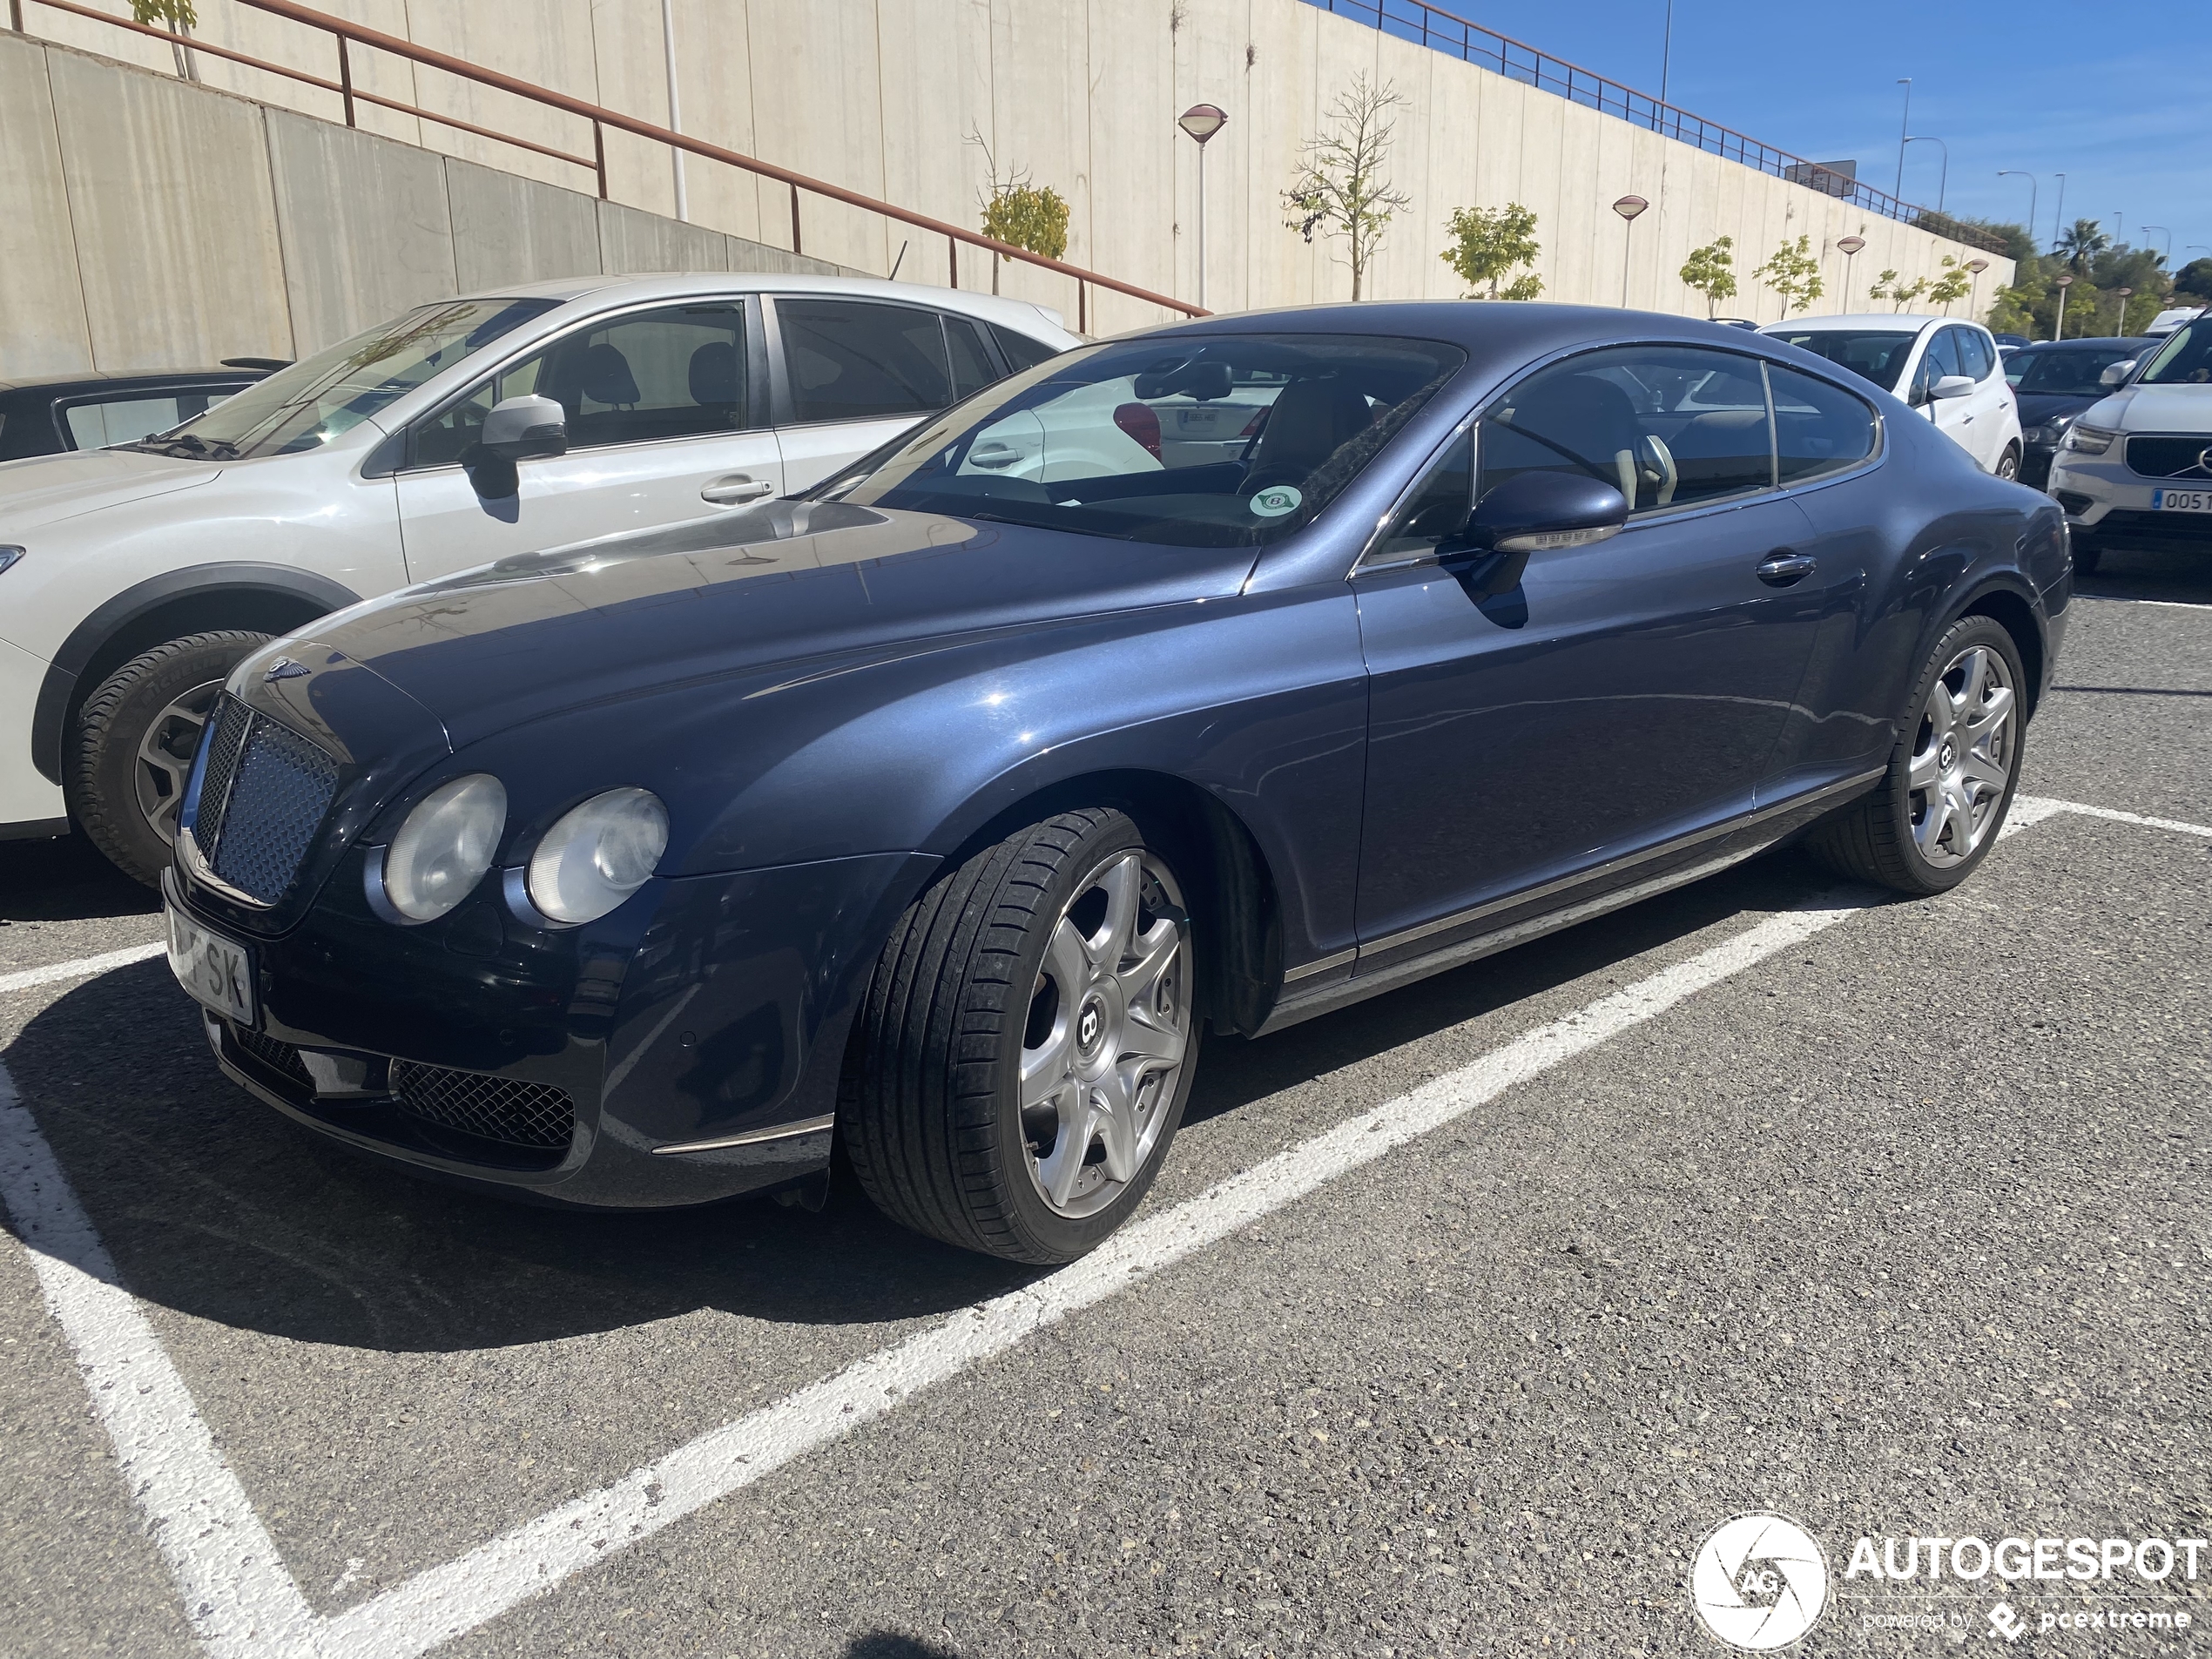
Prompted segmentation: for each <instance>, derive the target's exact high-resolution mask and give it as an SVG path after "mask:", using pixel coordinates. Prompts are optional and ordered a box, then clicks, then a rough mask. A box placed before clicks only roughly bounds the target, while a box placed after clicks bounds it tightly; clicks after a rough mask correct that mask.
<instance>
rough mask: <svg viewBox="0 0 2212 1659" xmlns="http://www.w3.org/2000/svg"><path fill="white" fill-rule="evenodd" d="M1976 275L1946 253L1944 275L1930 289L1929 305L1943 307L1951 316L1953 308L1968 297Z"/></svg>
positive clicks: (1947, 314) (1946, 313) (1945, 312)
mask: <svg viewBox="0 0 2212 1659" xmlns="http://www.w3.org/2000/svg"><path fill="white" fill-rule="evenodd" d="M1973 281H1974V273H1973V272H1971V271H1969V270H1968V269H1966V266H1965V265H1964V264H1963V263H1962V262H1961V261H1959V260H1955V259H1953V258H1952V256H1951V255H1950V254H1948V253H1946V254H1945V255H1944V256H1943V274H1942V275H1941V276H1939V277H1938V278H1937V279H1936V280H1935V281H1934V282H1933V284H1932V285H1931V286H1930V287H1929V289H1928V303H1929V304H1930V305H1932V306H1941V307H1943V312H1944V315H1946V316H1949V315H1950V314H1951V307H1952V306H1954V305H1956V304H1957V303H1958V302H1959V300H1963V299H1965V298H1966V293H1967V291H1968V290H1969V289H1971V288H1972V287H1973Z"/></svg>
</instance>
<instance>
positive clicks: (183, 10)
mask: <svg viewBox="0 0 2212 1659" xmlns="http://www.w3.org/2000/svg"><path fill="white" fill-rule="evenodd" d="M131 20H132V22H133V23H138V24H145V26H146V27H147V28H149V29H166V30H169V32H170V33H172V34H175V35H189V34H191V33H192V30H195V29H197V28H199V12H197V11H195V10H193V9H192V0H131ZM169 50H170V51H172V52H173V53H174V54H175V55H176V58H177V74H178V76H179V78H182V79H184V80H187V81H196V80H198V79H199V70H198V69H197V68H195V67H194V66H193V64H192V54H191V53H190V52H189V51H185V48H184V47H182V46H181V45H179V44H178V43H177V42H175V41H173V40H172V41H171V42H170V43H169Z"/></svg>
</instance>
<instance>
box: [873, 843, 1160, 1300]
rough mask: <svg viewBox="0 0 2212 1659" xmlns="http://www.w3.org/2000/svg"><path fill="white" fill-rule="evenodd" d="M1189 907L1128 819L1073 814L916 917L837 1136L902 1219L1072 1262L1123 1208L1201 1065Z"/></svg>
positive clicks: (954, 1239)
mask: <svg viewBox="0 0 2212 1659" xmlns="http://www.w3.org/2000/svg"><path fill="white" fill-rule="evenodd" d="M1196 988H1197V961H1196V957H1195V954H1194V946H1193V941H1192V937H1191V926H1190V914H1189V912H1188V910H1187V909H1186V908H1185V907H1184V900H1183V889H1182V886H1181V884H1180V882H1179V880H1177V876H1176V873H1175V872H1174V870H1173V869H1172V868H1171V867H1170V865H1169V864H1168V862H1167V860H1165V859H1164V858H1163V856H1162V854H1161V853H1159V852H1158V851H1157V849H1155V848H1153V847H1151V846H1148V845H1147V844H1146V842H1145V840H1144V838H1143V834H1142V833H1141V832H1140V831H1139V830H1138V829H1137V827H1136V824H1134V823H1133V822H1132V821H1130V819H1129V818H1128V817H1126V816H1125V815H1123V813H1119V812H1116V811H1113V810H1110V809H1108V808H1103V807H1090V808H1084V809H1081V810H1077V811H1073V812H1067V813H1060V814H1059V815H1057V816H1056V817H1054V818H1051V819H1046V820H1045V821H1044V822H1042V823H1040V824H1035V825H1032V826H1030V827H1028V828H1027V829H1025V830H1022V831H1020V832H1019V833H1016V834H1014V835H1011V836H1009V837H1008V838H1007V839H1006V840H1003V841H1001V842H1000V843H999V844H998V845H997V846H992V847H988V848H986V849H985V850H984V851H982V852H981V853H977V854H976V855H975V856H974V857H973V858H971V859H969V860H968V861H967V862H966V863H965V864H963V865H962V866H961V867H960V868H959V869H958V870H956V871H955V872H954V873H953V874H952V875H950V876H948V877H947V878H946V879H944V880H941V881H939V882H938V883H936V884H935V885H934V887H931V888H930V890H929V891H928V892H927V893H925V894H923V895H922V896H921V898H920V899H918V900H915V901H914V904H913V905H911V906H909V907H908V908H907V912H906V914H904V915H903V916H901V917H900V920H899V922H898V924H897V926H896V927H894V928H893V929H892V933H891V937H890V939H889V940H888V941H887V942H886V944H885V945H884V948H883V954H882V955H881V956H880V958H879V959H878V961H877V964H876V968H875V973H874V975H873V979H872V980H871V981H870V982H869V986H868V989H867V996H866V998H865V1000H864V1001H863V1003H862V1005H861V1008H860V1013H859V1015H857V1017H856V1020H855V1024H854V1030H853V1042H852V1047H851V1049H850V1053H849V1055H848V1059H847V1063H846V1076H845V1080H844V1084H843V1088H842V1089H841V1092H840V1099H839V1109H838V1133H839V1137H840V1140H841V1141H842V1142H843V1143H844V1146H845V1150H846V1156H847V1157H849V1158H850V1159H851V1160H852V1164H853V1172H854V1173H855V1174H856V1175H857V1176H858V1177H860V1185H861V1187H862V1189H863V1190H866V1192H867V1195H868V1197H869V1198H870V1199H872V1200H873V1202H874V1204H876V1206H877V1207H878V1208H879V1209H880V1210H881V1211H883V1212H884V1213H885V1214H886V1215H887V1216H889V1217H891V1218H892V1219H893V1220H894V1221H897V1222H899V1223H900V1224H902V1225H904V1226H907V1227H911V1228H913V1229H914V1231H917V1232H922V1233H927V1234H929V1235H930V1236H931V1237H933V1238H941V1239H943V1240H944V1241H945V1242H946V1243H948V1244H958V1245H961V1246H962V1247H963V1248H965V1249H968V1250H974V1251H983V1252H984V1253H986V1254H988V1255H992V1256H997V1257H1000V1258H1003V1259H1005V1260H1008V1261H1014V1262H1024V1263H1029V1264H1038V1265H1052V1264H1058V1263H1062V1262H1069V1261H1073V1260H1074V1259H1075V1258H1077V1257H1078V1256H1081V1255H1082V1254H1083V1253H1084V1252H1086V1251H1089V1250H1091V1249H1093V1248H1094V1247H1096V1245H1097V1244H1100V1243H1101V1242H1102V1241H1103V1239H1105V1238H1106V1237H1107V1236H1108V1235H1109V1233H1111V1232H1112V1231H1114V1230H1115V1229H1116V1227H1118V1226H1120V1225H1121V1224H1122V1223H1123V1221H1124V1220H1125V1219H1127V1217H1129V1215H1130V1212H1131V1211H1134V1210H1135V1209H1136V1206H1137V1204H1139V1203H1140V1202H1141V1201H1142V1200H1143V1197H1144V1194H1145V1192H1146V1190H1148V1189H1149V1188H1150V1186H1151V1184H1152V1179H1153V1177H1154V1176H1155V1175H1156V1174H1157V1172H1158V1170H1159V1167H1160V1164H1161V1163H1162V1162H1163V1160H1164V1159H1165V1157H1166V1156H1167V1150H1168V1147H1169V1145H1170V1143H1172V1142H1173V1140H1174V1138H1175V1132H1176V1130H1177V1127H1178V1126H1179V1125H1180V1124H1181V1123H1182V1121H1183V1110H1184V1103H1185V1102H1186V1101H1187V1100H1188V1099H1189V1097H1190V1080H1191V1077H1192V1075H1193V1074H1194V1072H1195V1071H1196V1069H1197V1055H1198V1041H1199V1035H1200V1022H1199V1020H1198V1018H1197V1008H1196V1005H1195V999H1194V993H1195V991H1196Z"/></svg>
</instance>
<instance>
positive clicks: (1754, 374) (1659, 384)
mask: <svg viewBox="0 0 2212 1659" xmlns="http://www.w3.org/2000/svg"><path fill="white" fill-rule="evenodd" d="M1477 454H1478V455H1479V456H1480V462H1481V469H1482V471H1481V479H1480V493H1481V494H1484V495H1487V493H1488V492H1489V491H1490V490H1491V489H1494V488H1495V487H1496V486H1497V485H1498V484H1500V483H1501V482H1504V481H1505V480H1506V479H1507V478H1510V477H1512V476H1514V475H1515V474H1517V473H1523V472H1535V471H1547V472H1572V473H1575V474H1579V475H1582V476H1585V477H1590V478H1596V479H1600V480H1602V482H1606V483H1608V484H1611V485H1613V486H1614V487H1615V489H1618V490H1620V491H1621V493H1622V495H1623V496H1627V497H1628V499H1629V505H1630V507H1631V508H1632V509H1634V510H1635V511H1637V512H1652V511H1656V510H1658V509H1662V508H1669V507H1683V506H1689V505H1693V504H1695V503H1696V502H1706V501H1717V500H1720V499H1722V498H1723V497H1725V496H1739V495H1743V494H1744V493H1746V492H1748V491H1751V490H1757V489H1772V488H1773V486H1774V459H1773V443H1772V428H1771V427H1770V423H1769V421H1768V419H1767V402H1766V388H1765V386H1764V382H1763V381H1762V380H1761V378H1760V372H1759V363H1758V360H1757V359H1756V358H1750V357H1738V356H1737V355H1736V354H1733V353H1731V352H1717V351H1708V350H1704V349H1702V348H1698V347H1679V346H1632V347H1622V348H1621V349H1618V350H1614V351H1603V352H1592V353H1590V354H1588V355H1586V356H1581V357H1575V358H1570V359H1569V360H1568V361H1566V362H1564V363H1561V364H1558V365H1557V366H1555V367H1554V368H1548V369H1545V370H1543V371H1541V373H1539V374H1534V375H1533V376H1531V377H1530V378H1529V379H1528V380H1526V381H1522V382H1521V384H1520V385H1519V386H1517V387H1515V388H1514V389H1513V390H1512V391H1510V392H1508V393H1507V394H1506V395H1505V396H1504V397H1502V398H1501V399H1500V400H1499V401H1498V402H1497V403H1495V404H1494V405H1493V406H1492V407H1491V408H1490V410H1489V411H1488V413H1487V414H1486V415H1484V416H1483V417H1482V423H1481V428H1480V439H1479V442H1478V444H1477Z"/></svg>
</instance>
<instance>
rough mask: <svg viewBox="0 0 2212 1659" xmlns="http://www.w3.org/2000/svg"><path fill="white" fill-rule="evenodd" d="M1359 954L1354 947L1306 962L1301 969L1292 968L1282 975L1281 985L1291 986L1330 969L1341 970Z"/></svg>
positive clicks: (1356, 947)
mask: <svg viewBox="0 0 2212 1659" xmlns="http://www.w3.org/2000/svg"><path fill="white" fill-rule="evenodd" d="M1358 956H1359V946H1357V945H1354V946H1352V948H1349V949H1347V950H1340V951H1338V952H1336V953H1335V954H1333V955H1329V956H1324V957H1322V958H1320V959H1319V960H1318V961H1311V962H1308V963H1306V964H1305V966H1304V967H1303V968H1291V969H1290V970H1289V971H1288V972H1287V973H1285V974H1284V975H1283V983H1284V984H1285V985H1289V984H1292V983H1294V982H1295V981H1298V980H1302V979H1310V978H1312V976H1313V975H1314V974H1325V973H1327V972H1328V971H1329V970H1330V969H1331V968H1342V967H1343V966H1344V965H1345V963H1346V962H1349V961H1354V960H1356V959H1357V958H1358Z"/></svg>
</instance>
